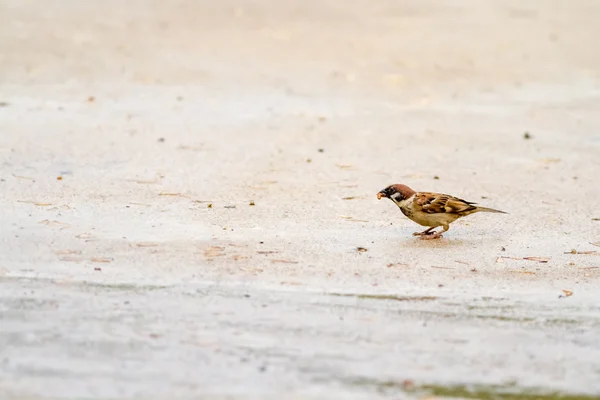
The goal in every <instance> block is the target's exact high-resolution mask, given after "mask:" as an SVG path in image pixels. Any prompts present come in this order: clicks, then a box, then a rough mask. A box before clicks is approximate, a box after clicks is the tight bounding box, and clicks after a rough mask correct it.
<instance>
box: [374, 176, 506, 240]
mask: <svg viewBox="0 0 600 400" xmlns="http://www.w3.org/2000/svg"><path fill="white" fill-rule="evenodd" d="M382 197H387V198H389V199H390V200H392V201H393V202H394V203H395V204H396V205H397V206H398V208H400V211H402V214H404V215H406V216H407V217H408V218H410V219H411V220H413V221H414V222H416V223H417V224H419V225H423V226H427V227H429V229H427V230H426V231H424V232H415V233H414V235H415V236H421V238H423V239H437V238H440V237H442V233H444V232H446V231H447V230H448V229H450V224H451V223H452V222H454V221H456V220H457V219H458V218H461V217H465V216H467V215H469V214H473V213H476V212H492V213H502V214H506V213H505V212H504V211H500V210H494V209H493V208H487V207H480V206H477V205H476V203H473V202H470V201H466V200H463V199H459V198H458V197H454V196H450V195H447V194H441V193H431V192H415V191H414V190H412V189H411V188H409V187H408V186H406V185H402V184H395V185H390V186H388V187H386V188H385V189H383V190H381V191H380V192H379V193H377V198H378V199H381V198H382ZM438 226H441V227H443V230H442V231H441V232H437V233H436V232H432V229H434V228H437V227H438Z"/></svg>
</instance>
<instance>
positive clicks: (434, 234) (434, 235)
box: [421, 225, 450, 240]
mask: <svg viewBox="0 0 600 400" xmlns="http://www.w3.org/2000/svg"><path fill="white" fill-rule="evenodd" d="M431 229H433V228H431ZM448 229H450V225H444V229H442V231H441V232H432V233H428V234H426V235H422V236H421V239H425V240H429V239H439V238H441V237H442V234H443V233H444V232H446V231H447V230H448Z"/></svg>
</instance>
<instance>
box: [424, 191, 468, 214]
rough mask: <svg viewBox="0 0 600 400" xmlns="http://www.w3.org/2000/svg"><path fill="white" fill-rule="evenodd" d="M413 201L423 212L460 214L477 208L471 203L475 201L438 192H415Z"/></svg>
mask: <svg viewBox="0 0 600 400" xmlns="http://www.w3.org/2000/svg"><path fill="white" fill-rule="evenodd" d="M414 202H415V204H416V205H417V206H418V207H419V208H421V210H422V211H423V212H426V213H428V214H436V213H450V214H462V213H465V212H469V211H473V210H475V209H476V208H477V207H476V206H474V205H473V204H475V203H471V202H469V201H465V200H462V199H459V198H457V197H454V196H450V195H447V194H440V193H417V194H416V195H415V200H414Z"/></svg>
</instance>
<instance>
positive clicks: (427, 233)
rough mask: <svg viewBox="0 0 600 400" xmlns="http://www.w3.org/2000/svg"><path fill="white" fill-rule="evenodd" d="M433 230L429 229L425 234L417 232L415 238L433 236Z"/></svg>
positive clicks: (414, 234)
mask: <svg viewBox="0 0 600 400" xmlns="http://www.w3.org/2000/svg"><path fill="white" fill-rule="evenodd" d="M432 229H433V228H429V229H427V230H425V231H423V232H415V233H413V236H421V237H423V236H428V235H433V234H434V232H431V230H432Z"/></svg>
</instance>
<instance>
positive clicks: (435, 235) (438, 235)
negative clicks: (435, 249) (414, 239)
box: [419, 232, 443, 240]
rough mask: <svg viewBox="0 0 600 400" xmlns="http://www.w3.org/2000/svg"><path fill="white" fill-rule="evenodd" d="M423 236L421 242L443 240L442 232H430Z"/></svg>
mask: <svg viewBox="0 0 600 400" xmlns="http://www.w3.org/2000/svg"><path fill="white" fill-rule="evenodd" d="M419 236H421V240H432V239H440V238H442V237H443V236H442V232H439V233H438V232H430V233H427V234H424V235H419Z"/></svg>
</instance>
